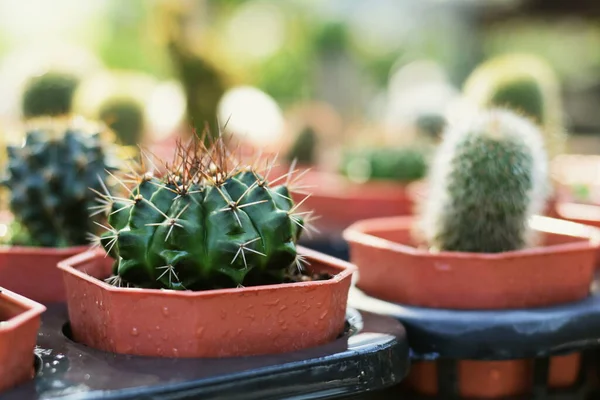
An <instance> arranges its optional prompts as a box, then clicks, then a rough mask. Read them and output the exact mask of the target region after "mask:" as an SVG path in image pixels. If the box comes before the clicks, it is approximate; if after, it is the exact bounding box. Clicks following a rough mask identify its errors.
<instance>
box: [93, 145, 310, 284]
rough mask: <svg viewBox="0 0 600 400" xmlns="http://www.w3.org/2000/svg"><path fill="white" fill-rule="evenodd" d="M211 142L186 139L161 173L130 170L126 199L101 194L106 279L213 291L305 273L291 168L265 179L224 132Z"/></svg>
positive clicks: (301, 219)
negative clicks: (110, 268)
mask: <svg viewBox="0 0 600 400" xmlns="http://www.w3.org/2000/svg"><path fill="white" fill-rule="evenodd" d="M205 137H206V135H205ZM205 142H206V138H202V139H192V141H191V143H190V144H189V145H182V144H181V143H179V144H178V150H177V154H176V156H175V160H174V161H173V162H172V163H169V164H166V166H167V168H166V169H167V173H166V174H164V176H162V177H156V176H154V175H153V174H152V173H143V174H136V175H134V176H128V177H127V178H125V179H124V180H123V181H122V182H121V183H122V184H121V187H122V188H123V189H124V194H123V195H122V196H116V195H113V194H108V193H107V194H105V195H103V196H102V198H101V199H100V201H101V202H103V203H105V204H107V205H108V207H110V209H109V210H107V214H108V225H106V226H105V229H106V232H105V233H104V234H103V235H102V236H101V237H100V238H98V240H99V242H100V243H101V244H102V246H103V247H104V248H105V250H106V252H107V253H108V254H109V255H110V256H111V257H113V258H114V259H115V264H114V276H113V277H111V278H109V280H108V282H109V283H112V284H114V285H117V286H125V287H127V286H133V287H139V288H162V289H172V290H206V289H219V288H235V287H240V286H254V285H260V284H270V283H282V282H284V281H285V279H286V277H289V272H290V271H292V270H302V264H303V262H304V260H303V258H302V256H300V255H299V254H298V253H297V250H296V242H297V240H298V239H299V237H300V235H301V233H302V232H303V230H304V228H305V224H306V221H305V218H304V217H305V216H307V214H306V213H300V212H298V211H297V210H298V207H299V206H300V205H301V204H300V203H299V204H296V205H295V204H294V202H293V201H292V198H291V195H290V189H289V188H288V186H287V184H289V183H290V178H289V177H290V176H291V171H290V173H289V174H286V175H284V176H281V177H278V178H276V179H273V180H270V181H269V180H268V175H269V170H270V169H271V167H272V163H271V164H270V165H269V164H268V163H267V166H266V168H265V172H266V173H265V175H263V174H261V172H259V169H258V167H257V166H242V165H240V164H239V163H237V162H236V161H235V160H234V159H233V156H232V154H231V153H230V152H229V151H228V150H227V148H226V145H225V143H224V140H223V139H222V138H218V139H215V140H214V141H211V143H210V144H205ZM308 215H310V214H308Z"/></svg>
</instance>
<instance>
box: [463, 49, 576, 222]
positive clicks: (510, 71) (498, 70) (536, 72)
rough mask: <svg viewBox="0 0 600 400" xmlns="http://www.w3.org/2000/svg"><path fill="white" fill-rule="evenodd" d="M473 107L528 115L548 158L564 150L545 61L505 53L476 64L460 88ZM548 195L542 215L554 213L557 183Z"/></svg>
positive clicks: (555, 89)
mask: <svg viewBox="0 0 600 400" xmlns="http://www.w3.org/2000/svg"><path fill="white" fill-rule="evenodd" d="M464 96H465V98H466V99H467V101H469V102H471V103H472V104H473V105H475V106H476V107H481V108H490V107H492V108H493V107H501V108H507V109H510V110H512V111H514V112H516V113H519V114H520V115H522V116H524V117H526V118H529V119H530V120H531V121H532V122H534V123H535V124H536V125H538V126H539V128H540V130H541V132H542V135H543V138H544V142H545V145H546V150H547V152H548V156H549V159H550V161H553V160H554V159H555V158H556V157H557V156H559V155H561V154H562V153H564V148H565V144H566V138H567V135H566V131H565V127H564V122H563V109H562V104H561V95H560V82H559V80H558V78H557V76H556V74H555V72H554V70H553V69H552V67H551V66H550V65H548V63H547V62H546V61H545V60H543V59H541V58H539V57H537V56H534V55H532V54H505V55H501V56H497V57H495V58H492V59H490V60H488V61H486V62H484V63H482V64H481V65H480V66H479V67H477V68H476V69H475V70H474V71H473V72H472V73H471V76H469V78H468V79H467V81H466V83H465V87H464ZM554 186H555V187H554V193H552V194H551V195H550V196H548V199H547V202H548V206H547V209H546V210H545V214H546V215H548V216H556V215H557V214H556V210H555V206H556V201H557V196H558V186H557V185H556V182H555V185H554Z"/></svg>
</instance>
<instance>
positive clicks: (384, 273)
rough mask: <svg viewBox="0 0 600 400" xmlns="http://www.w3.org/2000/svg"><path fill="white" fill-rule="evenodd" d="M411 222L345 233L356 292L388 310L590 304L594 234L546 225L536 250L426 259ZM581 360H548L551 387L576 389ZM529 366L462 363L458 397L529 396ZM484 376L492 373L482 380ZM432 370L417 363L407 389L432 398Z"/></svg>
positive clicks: (538, 223)
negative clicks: (388, 303) (390, 304)
mask: <svg viewBox="0 0 600 400" xmlns="http://www.w3.org/2000/svg"><path fill="white" fill-rule="evenodd" d="M412 225H413V218H412V217H396V218H381V219H372V220H364V221H360V222H357V223H356V224H354V225H352V226H351V227H349V228H348V229H347V230H346V231H345V232H344V237H345V238H346V240H348V242H349V243H350V259H351V261H352V262H353V263H354V264H356V265H357V266H358V268H359V281H358V284H357V286H358V287H359V288H360V289H362V290H363V291H364V292H365V293H367V294H369V295H371V296H374V297H377V298H380V299H382V300H387V301H391V302H394V303H401V304H407V305H411V306H419V307H431V308H445V309H464V310H467V309H518V308H532V307H544V306H550V305H556V304H560V303H567V302H572V301H577V300H581V299H583V298H585V297H587V296H588V294H589V291H590V286H591V284H592V281H593V276H594V261H595V255H596V252H597V251H598V248H599V242H598V239H599V238H600V230H598V229H595V228H592V227H588V226H584V225H581V224H576V223H573V222H568V221H564V220H558V219H553V218H548V217H535V218H533V219H532V221H531V225H532V227H533V228H534V229H535V230H536V231H537V232H538V233H540V238H541V240H542V242H541V245H540V246H538V247H534V248H528V249H524V250H519V251H511V252H505V253H495V254H482V253H461V252H439V253H431V252H429V251H428V250H427V249H426V248H424V247H422V246H419V245H420V244H419V243H414V242H413V241H412V239H411V230H412ZM579 368H580V362H579V354H572V355H568V356H565V357H554V358H553V359H552V361H551V371H550V378H551V379H550V380H551V381H550V385H551V386H552V387H565V386H570V385H572V384H574V383H575V380H576V378H577V375H578V371H579ZM530 369H531V362H530V361H529V360H510V361H467V360H464V361H460V362H459V372H460V374H459V375H460V376H459V385H460V386H459V387H460V391H461V393H462V395H463V396H471V397H478V398H479V397H481V398H496V397H500V396H508V395H516V394H521V393H526V392H527V391H528V390H529V389H530V388H531V380H530V377H531V374H528V373H527V371H528V370H530ZM485 371H488V372H489V371H494V373H491V372H490V373H486V372H485ZM436 374H437V372H436V363H434V362H427V363H419V364H418V367H416V368H414V369H413V370H412V372H411V375H410V377H409V379H408V382H409V383H410V384H411V385H412V386H413V388H414V389H415V390H417V391H418V392H420V393H423V394H435V393H436V391H437V386H436V382H437V381H436V378H435V376H436Z"/></svg>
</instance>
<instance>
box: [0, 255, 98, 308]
mask: <svg viewBox="0 0 600 400" xmlns="http://www.w3.org/2000/svg"><path fill="white" fill-rule="evenodd" d="M88 248H89V247H86V246H80V247H69V248H64V249H53V248H44V247H20V246H12V247H0V286H1V287H4V288H6V289H8V290H11V291H13V292H16V293H19V294H20V295H22V296H25V297H27V298H28V299H31V300H33V301H37V302H39V303H42V304H50V303H57V302H64V301H65V288H64V283H63V278H62V273H61V272H60V271H59V270H58V268H56V264H58V262H59V261H62V260H64V259H66V258H69V257H72V256H74V255H75V254H79V253H81V252H83V251H85V250H87V249H88Z"/></svg>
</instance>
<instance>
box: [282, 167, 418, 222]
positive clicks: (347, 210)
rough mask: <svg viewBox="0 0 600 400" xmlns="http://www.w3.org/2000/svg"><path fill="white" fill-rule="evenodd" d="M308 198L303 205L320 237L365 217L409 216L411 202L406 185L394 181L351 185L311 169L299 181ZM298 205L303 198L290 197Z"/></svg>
mask: <svg viewBox="0 0 600 400" xmlns="http://www.w3.org/2000/svg"><path fill="white" fill-rule="evenodd" d="M299 184H300V185H301V186H304V185H306V186H310V189H309V191H310V192H311V196H310V197H309V198H308V199H307V200H306V201H305V202H304V203H303V204H302V209H303V210H313V211H314V212H315V215H317V216H319V219H318V220H317V221H316V227H317V228H318V229H319V231H321V232H322V233H323V234H339V233H341V232H342V230H343V229H345V228H347V227H348V226H349V225H351V224H352V223H353V222H356V221H358V220H361V219H365V218H378V217H388V216H394V215H410V214H412V211H413V199H412V197H411V194H410V192H409V189H408V188H409V186H408V185H404V184H399V183H395V182H383V181H381V182H367V183H360V184H359V183H354V182H352V181H350V180H348V179H346V178H344V177H343V176H341V175H338V174H332V173H327V172H320V171H314V170H310V171H308V172H307V173H306V174H305V175H304V176H303V177H302V179H301V180H300V183H299ZM293 197H294V201H296V202H300V201H301V200H302V199H304V197H306V195H304V194H297V193H296V194H293Z"/></svg>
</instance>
